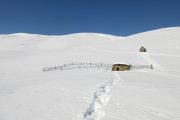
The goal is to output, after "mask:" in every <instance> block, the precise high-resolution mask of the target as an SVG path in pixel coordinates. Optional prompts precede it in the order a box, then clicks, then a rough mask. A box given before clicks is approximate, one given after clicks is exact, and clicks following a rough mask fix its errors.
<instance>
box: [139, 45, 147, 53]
mask: <svg viewBox="0 0 180 120" xmlns="http://www.w3.org/2000/svg"><path fill="white" fill-rule="evenodd" d="M139 52H147V49H146V48H145V47H143V46H141V48H140V49H139Z"/></svg>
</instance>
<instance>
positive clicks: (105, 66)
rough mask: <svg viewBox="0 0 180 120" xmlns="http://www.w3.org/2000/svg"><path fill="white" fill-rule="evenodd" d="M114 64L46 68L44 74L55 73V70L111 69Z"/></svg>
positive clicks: (86, 64)
mask: <svg viewBox="0 0 180 120" xmlns="http://www.w3.org/2000/svg"><path fill="white" fill-rule="evenodd" d="M111 66H112V64H104V63H68V64H63V65H60V66H54V67H44V68H43V72H48V71H55V70H71V69H82V68H83V69H85V68H86V69H88V68H104V69H111Z"/></svg>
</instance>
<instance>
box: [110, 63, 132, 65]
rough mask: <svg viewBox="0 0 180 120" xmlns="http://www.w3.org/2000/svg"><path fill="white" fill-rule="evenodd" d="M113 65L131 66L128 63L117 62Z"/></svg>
mask: <svg viewBox="0 0 180 120" xmlns="http://www.w3.org/2000/svg"><path fill="white" fill-rule="evenodd" d="M113 65H130V64H129V63H126V62H115V63H113Z"/></svg>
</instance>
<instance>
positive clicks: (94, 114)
mask: <svg viewBox="0 0 180 120" xmlns="http://www.w3.org/2000/svg"><path fill="white" fill-rule="evenodd" d="M119 80H120V77H119V75H118V74H117V73H116V72H114V79H112V80H109V81H107V82H106V83H104V84H103V85H101V86H100V87H99V88H98V89H97V91H96V92H95V93H94V96H93V100H92V102H91V104H90V105H89V107H88V108H87V110H86V111H85V112H84V114H83V115H82V116H78V117H76V118H75V119H73V120H100V119H101V118H102V117H103V116H104V115H105V113H104V112H103V107H104V106H105V105H106V104H107V103H108V102H109V99H110V95H109V91H110V90H111V88H112V87H113V85H114V84H115V83H116V82H117V81H119Z"/></svg>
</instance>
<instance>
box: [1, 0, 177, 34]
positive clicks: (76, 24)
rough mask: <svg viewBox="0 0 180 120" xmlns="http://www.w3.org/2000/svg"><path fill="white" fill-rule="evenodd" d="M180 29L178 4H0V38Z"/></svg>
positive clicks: (8, 0) (114, 0) (58, 0)
mask: <svg viewBox="0 0 180 120" xmlns="http://www.w3.org/2000/svg"><path fill="white" fill-rule="evenodd" d="M175 26H180V0H0V34H8V33H17V32H25V33H35V34H49V35H52V34H56V35H62V34H70V33H78V32H98V33H106V34H113V35H120V36H127V35H131V34H135V33H139V32H143V31H148V30H153V29H158V28H164V27H175Z"/></svg>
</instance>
